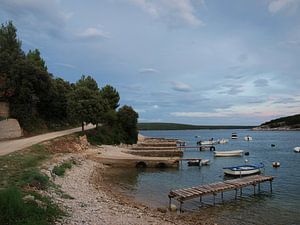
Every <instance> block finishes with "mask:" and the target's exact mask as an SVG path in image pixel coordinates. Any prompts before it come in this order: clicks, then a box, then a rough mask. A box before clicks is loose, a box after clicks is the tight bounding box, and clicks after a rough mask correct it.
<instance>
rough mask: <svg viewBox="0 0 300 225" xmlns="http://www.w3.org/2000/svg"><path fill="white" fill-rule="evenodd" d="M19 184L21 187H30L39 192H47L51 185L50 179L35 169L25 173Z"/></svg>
mask: <svg viewBox="0 0 300 225" xmlns="http://www.w3.org/2000/svg"><path fill="white" fill-rule="evenodd" d="M19 183H20V185H21V186H30V187H34V188H37V189H39V190H46V189H47V187H48V185H49V177H48V176H46V175H44V174H42V173H40V171H38V170H37V169H35V168H34V169H30V170H28V171H25V172H24V173H23V174H22V177H21V179H20V181H19Z"/></svg>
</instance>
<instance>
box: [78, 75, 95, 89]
mask: <svg viewBox="0 0 300 225" xmlns="http://www.w3.org/2000/svg"><path fill="white" fill-rule="evenodd" d="M76 87H77V88H79V87H86V88H88V89H90V90H93V91H99V88H98V84H97V82H96V81H95V80H94V78H92V77H91V76H87V77H86V76H85V75H82V76H81V78H80V79H79V80H78V81H77V82H76Z"/></svg>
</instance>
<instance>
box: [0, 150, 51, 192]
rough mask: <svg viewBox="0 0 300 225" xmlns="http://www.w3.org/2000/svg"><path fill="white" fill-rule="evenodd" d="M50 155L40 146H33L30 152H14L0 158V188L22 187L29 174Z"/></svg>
mask: <svg viewBox="0 0 300 225" xmlns="http://www.w3.org/2000/svg"><path fill="white" fill-rule="evenodd" d="M49 156H50V153H49V152H47V151H46V150H45V148H44V147H43V146H42V145H34V146H32V147H31V149H30V150H26V151H20V152H15V153H12V154H9V155H5V156H2V157H0V168H5V169H3V170H0V188H1V187H8V186H10V185H15V184H20V185H21V186H22V185H24V184H25V183H24V179H23V178H26V176H27V175H25V174H28V173H29V172H28V171H33V170H34V168H36V167H38V166H39V165H40V164H41V163H42V162H43V161H45V160H46V159H48V158H49Z"/></svg>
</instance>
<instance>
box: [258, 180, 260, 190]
mask: <svg viewBox="0 0 300 225" xmlns="http://www.w3.org/2000/svg"><path fill="white" fill-rule="evenodd" d="M259 192H260V182H258V193H259Z"/></svg>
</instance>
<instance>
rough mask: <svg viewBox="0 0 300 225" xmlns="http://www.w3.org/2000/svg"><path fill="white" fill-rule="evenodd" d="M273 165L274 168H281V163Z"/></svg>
mask: <svg viewBox="0 0 300 225" xmlns="http://www.w3.org/2000/svg"><path fill="white" fill-rule="evenodd" d="M272 165H273V167H274V168H278V167H280V162H273V163H272Z"/></svg>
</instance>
